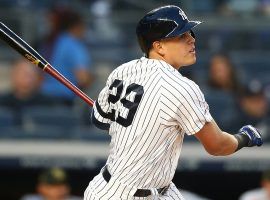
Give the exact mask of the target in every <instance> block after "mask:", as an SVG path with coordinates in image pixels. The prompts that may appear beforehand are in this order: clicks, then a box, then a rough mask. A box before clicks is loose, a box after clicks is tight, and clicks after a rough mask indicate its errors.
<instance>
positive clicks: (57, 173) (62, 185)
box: [21, 168, 82, 200]
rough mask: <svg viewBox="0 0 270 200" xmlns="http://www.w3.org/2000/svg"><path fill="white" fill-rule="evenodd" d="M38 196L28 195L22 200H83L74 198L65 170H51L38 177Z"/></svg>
mask: <svg viewBox="0 0 270 200" xmlns="http://www.w3.org/2000/svg"><path fill="white" fill-rule="evenodd" d="M36 190H37V194H27V195H25V196H23V197H22V198H21V200H82V198H80V197H76V196H72V195H71V189H70V186H69V180H68V177H67V174H66V172H65V171H64V170H62V169H60V168H51V169H48V170H45V171H43V172H42V173H41V174H40V175H39V177H38V183H37V187H36Z"/></svg>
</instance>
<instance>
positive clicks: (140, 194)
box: [102, 166, 168, 197]
mask: <svg viewBox="0 0 270 200" xmlns="http://www.w3.org/2000/svg"><path fill="white" fill-rule="evenodd" d="M102 175H103V178H104V180H105V181H107V182H109V181H110V179H111V174H110V172H109V171H108V169H107V167H106V166H105V167H104V170H103V172H102ZM167 189H168V187H163V188H159V189H157V191H158V193H159V194H164V193H165V192H166V191H167ZM151 194H152V193H151V190H147V189H137V191H136V192H135V193H134V195H133V196H135V197H147V196H149V195H151Z"/></svg>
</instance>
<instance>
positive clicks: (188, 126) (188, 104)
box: [177, 81, 213, 135]
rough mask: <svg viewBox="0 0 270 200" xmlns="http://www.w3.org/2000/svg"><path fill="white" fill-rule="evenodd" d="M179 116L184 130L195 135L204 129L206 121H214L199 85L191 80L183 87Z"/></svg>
mask: <svg viewBox="0 0 270 200" xmlns="http://www.w3.org/2000/svg"><path fill="white" fill-rule="evenodd" d="M179 103H180V105H179V106H178V111H177V114H178V115H177V116H180V117H179V118H178V122H179V123H180V126H181V128H182V130H183V131H184V132H185V133H186V134H188V135H193V134H195V133H197V132H198V131H199V130H201V129H202V127H203V126H204V124H205V123H206V122H210V121H212V119H213V118H212V116H211V114H210V112H209V106H208V104H207V102H206V101H205V98H204V95H203V93H202V92H201V90H200V88H199V86H198V85H197V84H195V83H194V82H193V81H190V82H189V83H188V84H187V85H186V86H185V87H183V88H182V89H181V98H180V101H179Z"/></svg>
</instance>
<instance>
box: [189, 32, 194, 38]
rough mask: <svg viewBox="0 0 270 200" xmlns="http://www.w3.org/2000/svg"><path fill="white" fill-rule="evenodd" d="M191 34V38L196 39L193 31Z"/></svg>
mask: <svg viewBox="0 0 270 200" xmlns="http://www.w3.org/2000/svg"><path fill="white" fill-rule="evenodd" d="M189 32H190V34H191V36H192V37H193V38H194V39H195V33H194V32H193V31H192V30H190V31H189Z"/></svg>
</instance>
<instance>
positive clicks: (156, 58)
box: [148, 52, 180, 70]
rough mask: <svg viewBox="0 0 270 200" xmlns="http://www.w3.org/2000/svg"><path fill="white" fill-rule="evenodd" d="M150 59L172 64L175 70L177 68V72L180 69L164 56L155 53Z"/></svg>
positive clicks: (152, 53) (151, 54)
mask: <svg viewBox="0 0 270 200" xmlns="http://www.w3.org/2000/svg"><path fill="white" fill-rule="evenodd" d="M148 58H149V59H155V60H163V61H164V62H166V63H168V64H170V65H171V66H172V67H173V68H175V69H177V70H178V69H179V68H180V67H175V66H174V65H172V64H171V63H170V62H169V61H168V60H167V59H166V58H165V57H164V56H162V55H160V54H158V53H155V52H150V53H149V56H148Z"/></svg>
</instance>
